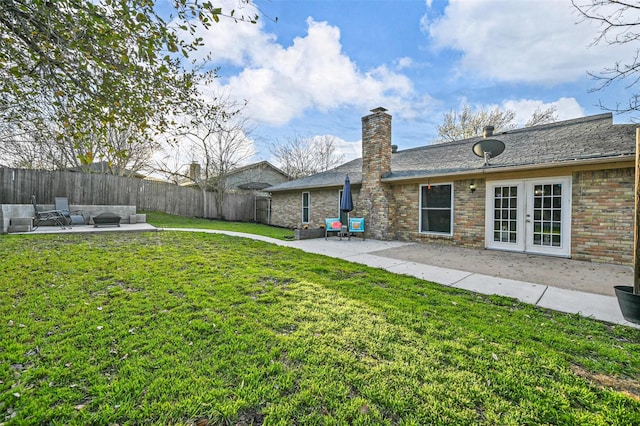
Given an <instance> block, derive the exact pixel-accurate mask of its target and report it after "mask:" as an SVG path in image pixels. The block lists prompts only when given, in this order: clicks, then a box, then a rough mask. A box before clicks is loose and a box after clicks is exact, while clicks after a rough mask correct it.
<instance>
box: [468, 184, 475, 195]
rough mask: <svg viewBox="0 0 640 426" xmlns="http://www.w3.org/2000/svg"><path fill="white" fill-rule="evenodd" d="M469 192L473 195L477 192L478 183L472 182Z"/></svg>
mask: <svg viewBox="0 0 640 426" xmlns="http://www.w3.org/2000/svg"><path fill="white" fill-rule="evenodd" d="M469 190H470V191H471V193H474V192H476V183H475V182H474V181H471V183H470V184H469Z"/></svg>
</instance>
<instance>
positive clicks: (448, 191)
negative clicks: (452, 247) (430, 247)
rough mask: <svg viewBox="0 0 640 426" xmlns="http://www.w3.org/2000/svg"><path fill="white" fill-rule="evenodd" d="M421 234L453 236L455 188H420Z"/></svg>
mask: <svg viewBox="0 0 640 426" xmlns="http://www.w3.org/2000/svg"><path fill="white" fill-rule="evenodd" d="M420 232H424V233H429V234H446V235H452V234H453V186H452V185H451V184H442V185H421V186H420Z"/></svg>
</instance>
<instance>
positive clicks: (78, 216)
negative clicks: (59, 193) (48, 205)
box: [56, 197, 85, 225]
mask: <svg viewBox="0 0 640 426" xmlns="http://www.w3.org/2000/svg"><path fill="white" fill-rule="evenodd" d="M56 210H58V211H60V212H62V214H63V215H64V217H65V218H66V219H67V223H68V224H69V225H84V224H85V220H84V215H83V214H82V210H74V211H71V210H70V209H69V199H68V198H67V197H56Z"/></svg>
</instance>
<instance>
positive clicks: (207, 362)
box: [0, 231, 640, 425]
mask: <svg viewBox="0 0 640 426" xmlns="http://www.w3.org/2000/svg"><path fill="white" fill-rule="evenodd" d="M0 259H2V262H0V319H1V320H0V423H3V422H4V423H5V424H6V425H13V424H20V425H21V424H28V425H31V424H60V425H62V424H65V425H66V424H72V425H73V424H77V425H85V424H104V425H108V424H120V425H125V424H145V425H146V424H161V425H166V424H194V423H196V422H197V423H198V424H200V425H205V424H220V425H226V424H238V425H250V424H263V423H264V424H268V425H292V424H298V425H307V424H309V425H325V424H326V425H333V424H336V425H338V424H356V425H378V424H389V425H396V424H403V425H427V424H435V425H473V424H488V425H491V424H494V425H525V424H527V425H538V424H567V425H574V424H575V425H577V424H580V425H582V424H588V425H633V424H640V382H639V381H640V331H638V330H637V329H633V328H628V327H623V326H614V325H610V324H604V323H601V322H597V321H593V320H590V319H585V318H582V317H579V316H577V315H566V314H561V313H556V312H551V311H545V310H541V309H537V308H535V307H532V306H529V305H525V304H521V303H518V302H516V301H513V300H511V299H507V298H503V297H491V296H484V295H479V294H472V293H469V292H465V291H462V290H458V289H452V288H447V287H443V286H439V285H435V284H431V283H429V282H425V281H421V280H419V279H416V278H411V277H406V276H399V275H394V274H392V273H389V272H385V271H382V270H378V269H372V268H368V267H365V266H362V265H359V264H353V263H348V262H344V261H340V260H337V259H331V258H327V257H323V256H318V255H312V254H308V253H304V252H301V251H298V250H295V249H291V248H286V247H277V246H275V245H271V244H267V243H263V242H259V241H252V240H248V239H242V238H233V237H229V236H225V235H214V234H202V233H184V232H169V231H165V232H151V233H117V232H114V233H100V234H66V235H27V236H25V235H6V236H2V237H0Z"/></svg>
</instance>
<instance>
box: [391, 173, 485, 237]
mask: <svg viewBox="0 0 640 426" xmlns="http://www.w3.org/2000/svg"><path fill="white" fill-rule="evenodd" d="M474 182H475V184H476V187H477V189H476V191H475V192H474V193H471V191H470V190H469V185H470V183H471V180H460V181H456V182H453V197H454V207H453V217H454V222H453V236H448V235H436V234H421V233H420V232H419V224H420V185H421V184H419V183H414V184H405V185H393V186H391V192H392V193H393V201H392V209H391V215H390V216H391V220H392V222H391V228H392V231H391V237H390V238H391V239H396V240H400V241H418V242H437V243H444V244H454V245H460V246H465V247H473V248H484V208H485V200H484V197H485V186H484V180H474ZM424 184H426V182H424Z"/></svg>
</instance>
